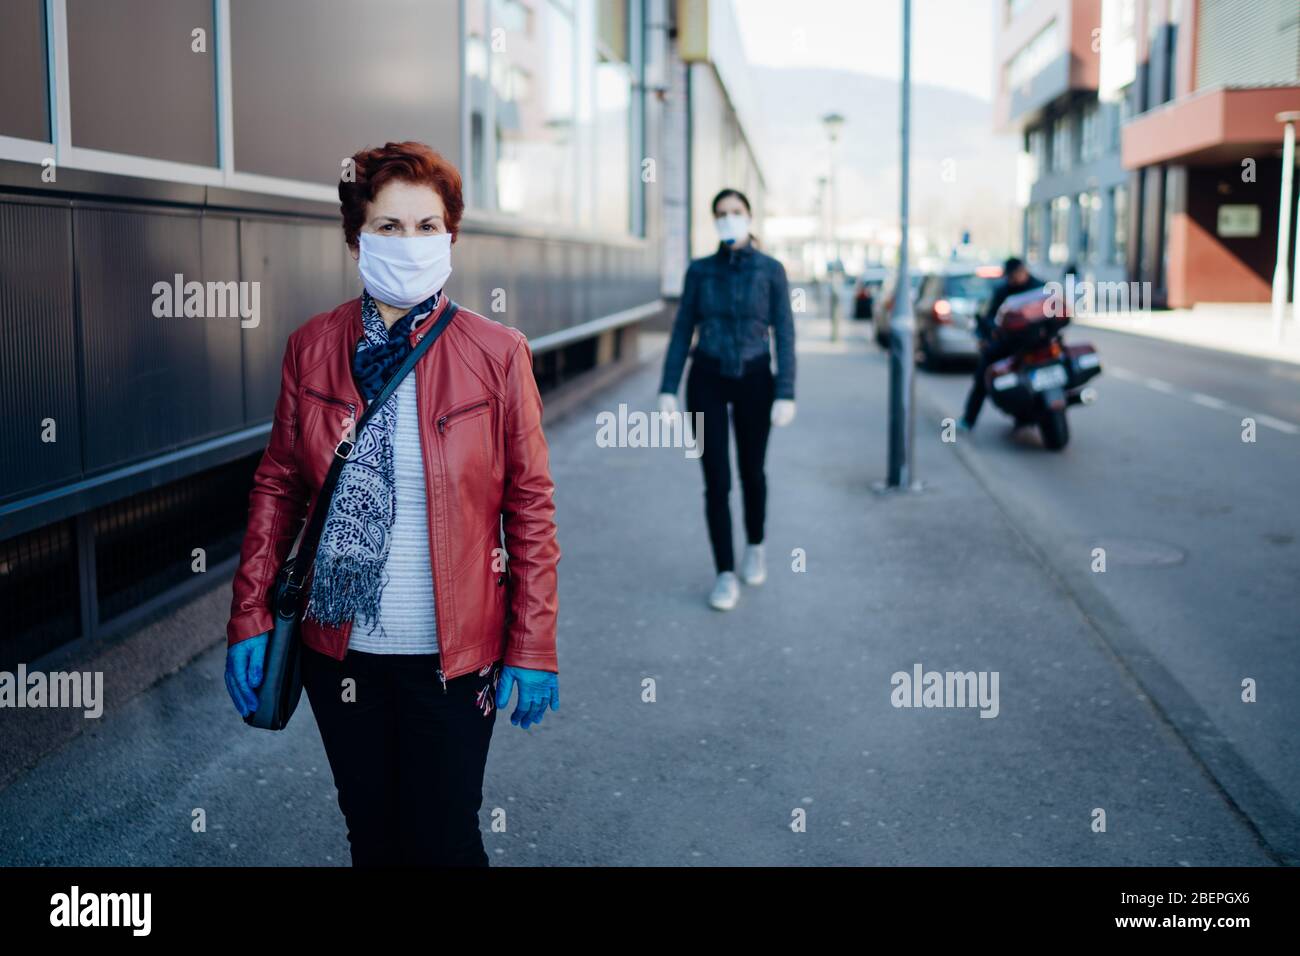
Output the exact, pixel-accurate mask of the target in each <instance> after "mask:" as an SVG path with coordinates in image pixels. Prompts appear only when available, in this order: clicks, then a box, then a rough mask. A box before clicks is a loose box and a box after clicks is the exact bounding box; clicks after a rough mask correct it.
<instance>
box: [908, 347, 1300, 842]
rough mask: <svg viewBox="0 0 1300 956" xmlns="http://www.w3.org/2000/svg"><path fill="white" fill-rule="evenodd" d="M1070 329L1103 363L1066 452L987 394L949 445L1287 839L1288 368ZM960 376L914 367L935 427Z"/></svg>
mask: <svg viewBox="0 0 1300 956" xmlns="http://www.w3.org/2000/svg"><path fill="white" fill-rule="evenodd" d="M1067 338H1068V339H1071V340H1088V341H1091V342H1093V344H1094V345H1096V346H1097V349H1098V351H1099V352H1100V354H1101V357H1102V364H1103V374H1102V376H1101V377H1100V378H1099V379H1095V380H1094V384H1095V385H1096V386H1097V389H1098V392H1099V396H1100V397H1099V400H1098V402H1097V403H1096V404H1095V405H1093V406H1091V407H1086V408H1075V409H1072V410H1071V412H1070V426H1071V432H1072V436H1071V443H1070V446H1069V447H1068V448H1067V449H1066V451H1065V452H1064V453H1063V454H1059V455H1057V454H1051V453H1047V452H1045V451H1043V450H1042V449H1041V446H1040V445H1039V442H1038V436H1037V435H1036V434H1035V433H1034V431H1033V430H1032V429H1027V430H1021V431H1017V432H1014V433H1013V432H1012V430H1011V426H1010V420H1009V419H1008V418H1006V417H1005V416H1004V415H1002V413H1001V412H999V411H998V410H997V409H996V408H994V407H992V404H991V403H986V405H985V410H984V412H983V414H982V416H981V419H980V421H979V423H978V427H977V429H976V430H975V431H974V432H973V433H972V434H971V435H970V436H963V437H962V439H961V441H960V444H961V445H962V448H961V452H962V453H963V455H964V457H965V460H966V461H967V462H968V463H969V464H970V465H971V467H972V468H973V469H974V470H975V471H976V472H977V473H978V475H979V476H980V478H981V480H983V481H984V482H986V483H987V485H988V486H989V488H990V489H991V490H992V491H993V492H994V494H995V495H996V496H997V497H998V498H999V499H1000V500H1001V501H1002V502H1003V504H1004V507H1006V509H1007V510H1008V512H1009V513H1011V514H1012V515H1013V517H1014V520H1015V521H1016V522H1017V523H1018V524H1019V525H1020V526H1021V527H1022V528H1024V529H1025V530H1026V533H1027V534H1028V535H1029V536H1030V537H1031V538H1032V540H1033V541H1034V542H1035V543H1036V544H1037V545H1038V546H1039V547H1040V548H1042V550H1043V553H1044V558H1045V559H1046V560H1047V561H1048V562H1049V563H1050V564H1051V565H1052V567H1054V568H1055V569H1056V570H1057V571H1058V573H1059V574H1060V575H1061V576H1062V577H1063V578H1064V579H1066V580H1068V581H1069V583H1070V585H1071V587H1072V588H1073V590H1074V591H1075V593H1076V594H1077V595H1078V596H1079V598H1080V600H1081V601H1082V603H1083V605H1084V607H1085V608H1086V609H1087V610H1089V612H1090V613H1094V614H1095V616H1097V617H1098V618H1099V619H1101V620H1102V621H1103V624H1102V626H1103V627H1107V628H1109V629H1110V630H1111V631H1112V632H1113V633H1112V635H1111V637H1112V643H1113V644H1114V646H1115V647H1116V648H1117V649H1118V650H1119V651H1121V652H1122V653H1124V654H1125V655H1126V658H1127V659H1128V661H1129V662H1130V663H1129V665H1128V666H1130V667H1132V668H1133V670H1134V672H1135V673H1137V674H1138V675H1139V676H1140V677H1142V678H1143V679H1144V680H1145V681H1146V682H1147V683H1148V684H1149V687H1148V689H1149V690H1151V692H1152V693H1153V694H1154V695H1155V697H1156V701H1157V704H1158V705H1159V706H1161V707H1162V708H1164V709H1165V710H1166V711H1167V713H1168V714H1169V715H1170V717H1171V719H1172V720H1173V721H1174V723H1175V724H1176V726H1177V727H1178V729H1179V732H1180V733H1183V734H1185V735H1187V737H1188V739H1189V741H1191V742H1192V743H1193V745H1194V746H1196V748H1197V750H1198V752H1201V753H1203V754H1204V756H1205V759H1206V761H1207V763H1208V764H1209V765H1210V767H1211V769H1212V770H1213V771H1214V772H1215V773H1216V776H1217V777H1218V779H1219V780H1220V782H1221V783H1222V785H1223V786H1224V788H1225V790H1226V791H1227V793H1228V794H1229V795H1231V796H1232V797H1233V799H1235V800H1237V801H1239V802H1240V803H1241V805H1242V806H1243V807H1244V808H1246V809H1247V810H1249V811H1250V812H1251V815H1252V816H1253V817H1255V818H1256V819H1257V820H1258V821H1259V822H1260V825H1261V826H1262V827H1263V828H1264V830H1265V832H1266V835H1268V836H1269V837H1270V838H1271V839H1272V840H1273V842H1275V843H1276V844H1278V845H1282V846H1288V847H1289V848H1290V851H1291V852H1292V853H1294V852H1296V850H1298V849H1300V847H1298V846H1297V844H1296V827H1297V822H1296V816H1295V814H1296V813H1297V812H1300V742H1298V741H1297V739H1296V734H1295V731H1296V728H1297V727H1300V693H1297V691H1298V690H1300V654H1297V650H1298V649H1300V640H1298V639H1300V591H1298V589H1297V582H1300V541H1298V540H1297V539H1298V538H1300V487H1298V485H1297V479H1300V366H1297V365H1294V364H1288V363H1283V362H1271V361H1266V360H1262V359H1255V358H1250V357H1245V356H1238V355H1231V354H1226V353H1223V352H1217V351H1210V350H1205V349H1200V348H1194V347H1188V346H1183V345H1178V344H1175V343H1170V342H1166V341H1161V340H1157V339H1153V338H1146V337H1142V336H1137V335H1129V334H1124V333H1119V332H1106V331H1102V330H1098V329H1091V328H1086V327H1076V328H1074V329H1071V330H1069V334H1068V336H1067ZM969 381H970V379H969V376H968V375H967V374H963V373H961V372H955V371H954V372H950V373H947V374H944V373H935V374H928V375H926V374H923V375H922V380H921V383H920V389H921V394H922V396H923V399H924V414H923V417H924V419H925V420H926V421H927V423H928V427H929V429H930V430H931V431H934V430H937V429H939V428H940V420H941V418H942V417H943V416H944V415H953V416H956V415H959V414H960V409H961V403H962V400H963V398H964V395H965V392H966V388H967V386H968V384H969ZM1247 418H1250V419H1253V420H1254V422H1255V441H1254V442H1253V443H1249V442H1244V441H1243V440H1242V436H1243V431H1244V427H1243V421H1244V420H1245V419H1247ZM1098 547H1100V548H1104V549H1106V557H1107V568H1106V571H1105V573H1096V572H1094V571H1093V569H1092V564H1093V549H1094V548H1098ZM1246 678H1251V679H1253V680H1254V681H1255V682H1256V685H1257V701H1256V702H1255V703H1253V704H1247V703H1244V702H1243V701H1242V681H1243V679H1246Z"/></svg>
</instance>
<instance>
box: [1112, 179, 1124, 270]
mask: <svg viewBox="0 0 1300 956" xmlns="http://www.w3.org/2000/svg"><path fill="white" fill-rule="evenodd" d="M1110 214H1111V223H1112V227H1111V228H1112V238H1111V262H1112V263H1113V264H1114V265H1117V266H1122V265H1124V264H1126V263H1127V262H1128V187H1127V186H1116V187H1115V188H1114V189H1112V190H1111V191H1110Z"/></svg>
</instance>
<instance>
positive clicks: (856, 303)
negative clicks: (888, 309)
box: [853, 266, 888, 322]
mask: <svg viewBox="0 0 1300 956" xmlns="http://www.w3.org/2000/svg"><path fill="white" fill-rule="evenodd" d="M887 274H888V273H887V271H886V270H885V269H883V268H882V267H880V266H868V267H867V268H866V269H865V270H863V272H862V274H861V275H859V276H858V277H857V278H856V279H854V280H853V318H855V319H857V320H858V321H860V322H870V321H872V320H874V319H875V317H876V313H877V311H878V310H879V308H880V297H881V293H882V290H883V287H884V284H885V279H886V277H887Z"/></svg>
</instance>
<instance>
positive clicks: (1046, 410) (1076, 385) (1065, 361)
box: [984, 287, 1101, 451]
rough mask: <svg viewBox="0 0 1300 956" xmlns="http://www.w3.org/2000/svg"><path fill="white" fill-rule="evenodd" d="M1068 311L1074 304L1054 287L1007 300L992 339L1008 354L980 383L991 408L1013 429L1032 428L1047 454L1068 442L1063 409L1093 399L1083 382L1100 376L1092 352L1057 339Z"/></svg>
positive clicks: (1098, 360) (1097, 358)
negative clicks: (1010, 420) (1013, 425)
mask: <svg viewBox="0 0 1300 956" xmlns="http://www.w3.org/2000/svg"><path fill="white" fill-rule="evenodd" d="M1072 313H1073V303H1070V302H1068V301H1066V300H1064V299H1063V298H1062V296H1061V293H1060V291H1059V289H1058V290H1057V291H1055V292H1053V291H1050V290H1049V289H1048V288H1046V287H1043V288H1039V289H1032V290H1030V291H1028V292H1021V293H1018V294H1016V295H1012V296H1008V297H1007V300H1006V302H1004V303H1003V304H1002V307H1001V308H1000V309H998V314H997V316H996V317H995V332H994V335H995V336H996V339H997V341H999V342H1000V343H1002V344H1004V345H1005V346H1006V347H1007V350H1008V351H1010V352H1011V355H1010V357H1009V358H1004V359H1001V360H1000V361H997V362H994V363H993V364H992V365H990V366H989V368H988V371H987V372H986V373H985V379H984V383H985V386H986V387H987V388H988V394H989V397H990V398H991V399H992V400H993V404H994V405H996V406H997V407H998V408H1000V409H1002V411H1004V412H1006V413H1007V414H1008V415H1010V416H1011V417H1012V418H1013V419H1015V421H1016V426H1017V427H1020V426H1024V425H1036V426H1037V427H1038V430H1039V432H1040V433H1041V434H1042V436H1043V444H1044V445H1045V446H1046V447H1047V448H1049V449H1051V450H1052V451H1059V450H1061V449H1062V448H1064V447H1065V446H1066V444H1068V443H1069V441H1070V426H1069V423H1068V422H1067V421H1066V418H1065V411H1066V409H1067V408H1068V407H1069V406H1071V405H1091V404H1092V403H1093V402H1094V401H1096V399H1097V391H1096V389H1094V388H1092V387H1091V386H1089V385H1088V384H1087V383H1088V382H1089V381H1091V380H1092V379H1094V378H1096V377H1097V376H1098V375H1100V374H1101V357H1100V356H1099V355H1098V354H1097V350H1096V349H1095V348H1093V347H1092V346H1091V345H1089V344H1088V343H1086V342H1080V343H1077V344H1074V345H1067V344H1066V343H1065V340H1064V338H1063V337H1062V335H1061V332H1062V330H1063V329H1064V328H1065V326H1066V325H1068V324H1069V322H1070V317H1071V315H1072Z"/></svg>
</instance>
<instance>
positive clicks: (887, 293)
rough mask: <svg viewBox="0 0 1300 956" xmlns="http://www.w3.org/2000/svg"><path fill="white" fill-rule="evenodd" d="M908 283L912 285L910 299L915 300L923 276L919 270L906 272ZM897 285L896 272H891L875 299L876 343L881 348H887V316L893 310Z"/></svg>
mask: <svg viewBox="0 0 1300 956" xmlns="http://www.w3.org/2000/svg"><path fill="white" fill-rule="evenodd" d="M907 277H908V280H909V282H908V284H909V285H910V286H911V287H912V300H913V301H915V300H916V290H917V288H918V287H920V285H921V279H922V278H923V276H922V275H921V273H919V272H909V273H908V276H907ZM897 285H898V273H897V272H891V273H890V275H889V278H888V279H887V280H886V281H885V282H884V284H883V287H882V290H881V296H880V297H879V298H878V299H877V301H876V308H875V312H876V316H875V319H874V320H873V321H874V322H875V333H876V344H877V345H879V346H880V347H881V348H882V349H887V348H889V317H890V315H892V314H893V311H894V290H895V288H897Z"/></svg>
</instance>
